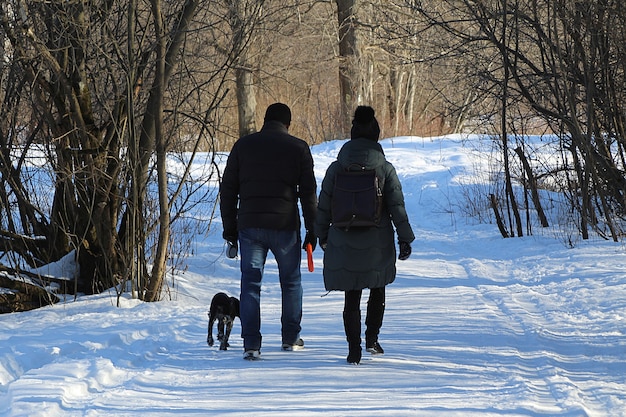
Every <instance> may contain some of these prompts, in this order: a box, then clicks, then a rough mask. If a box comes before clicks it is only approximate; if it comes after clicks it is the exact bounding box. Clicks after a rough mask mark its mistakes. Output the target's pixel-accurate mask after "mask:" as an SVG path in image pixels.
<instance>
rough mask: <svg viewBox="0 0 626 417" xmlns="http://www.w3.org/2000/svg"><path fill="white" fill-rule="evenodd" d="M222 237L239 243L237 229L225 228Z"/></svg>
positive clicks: (233, 242)
mask: <svg viewBox="0 0 626 417" xmlns="http://www.w3.org/2000/svg"><path fill="white" fill-rule="evenodd" d="M222 237H223V238H224V240H225V241H227V242H230V243H232V244H237V231H236V230H224V232H223V233H222Z"/></svg>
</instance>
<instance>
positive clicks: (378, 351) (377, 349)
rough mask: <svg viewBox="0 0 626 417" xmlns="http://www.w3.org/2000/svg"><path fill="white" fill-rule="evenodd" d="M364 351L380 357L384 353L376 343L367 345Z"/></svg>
mask: <svg viewBox="0 0 626 417" xmlns="http://www.w3.org/2000/svg"><path fill="white" fill-rule="evenodd" d="M365 350H367V351H368V352H369V353H371V354H372V355H382V354H384V353H385V351H384V350H383V348H382V346H380V344H379V343H378V342H374V343H372V344H368V345H367V346H366V347H365Z"/></svg>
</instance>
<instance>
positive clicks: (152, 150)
mask: <svg viewBox="0 0 626 417" xmlns="http://www.w3.org/2000/svg"><path fill="white" fill-rule="evenodd" d="M625 26H626V4H624V3H623V2H621V1H619V0H614V1H600V0H598V1H578V0H479V1H468V0H423V1H420V0H394V1H381V0H327V1H299V0H281V1H278V0H265V1H263V0H215V1H199V0H168V1H163V0H125V1H120V0H91V1H89V0H5V1H3V2H2V3H0V56H1V57H2V60H1V61H0V174H1V179H0V182H1V185H2V186H1V187H0V252H4V253H6V254H8V253H10V254H14V256H12V257H5V258H3V259H16V261H15V262H9V263H12V264H10V265H0V270H5V271H6V272H7V273H8V274H9V275H11V276H13V277H15V276H20V271H21V270H22V269H24V267H25V266H30V267H32V266H37V265H42V264H46V263H49V262H53V261H56V260H58V259H60V258H62V257H63V256H65V255H67V254H68V253H75V256H76V259H77V263H78V265H79V271H78V273H77V276H76V279H75V280H74V281H73V282H71V283H65V287H64V291H65V292H66V293H72V292H84V293H93V292H98V291H101V290H102V289H105V288H111V287H116V288H118V289H119V291H120V293H121V292H122V291H127V290H128V291H132V292H133V294H134V295H135V296H136V297H138V298H141V299H143V300H146V301H156V300H159V299H160V298H161V297H162V296H163V291H162V289H163V287H164V279H165V277H166V273H167V271H168V269H170V268H176V267H178V266H179V264H178V262H179V261H180V260H179V254H183V253H185V251H186V245H189V242H187V241H186V240H185V239H184V238H181V237H180V236H178V235H177V234H176V230H180V229H186V230H190V229H193V230H198V232H199V233H205V232H206V227H207V221H206V219H200V221H199V222H196V223H194V222H193V221H191V220H189V219H188V218H187V217H186V216H185V215H184V214H185V213H186V212H188V211H189V210H191V209H192V207H193V202H194V201H199V200H200V199H213V200H216V198H217V197H216V195H213V194H207V195H204V194H202V193H206V192H207V191H206V190H207V189H208V188H207V187H204V186H203V185H204V184H206V183H207V182H208V181H215V180H219V175H220V173H219V171H218V170H217V169H208V170H207V173H206V177H205V178H201V179H198V178H194V179H193V181H191V180H190V177H189V175H188V173H186V174H185V175H183V176H182V177H181V178H177V181H175V182H176V183H178V184H180V185H179V186H178V187H176V188H172V186H171V184H172V181H171V180H172V179H171V178H168V175H169V174H168V170H167V164H166V155H173V154H177V153H180V152H187V155H189V154H191V155H192V158H193V155H196V153H198V152H202V153H208V154H209V155H214V154H215V153H216V152H219V151H227V150H228V149H229V148H230V146H231V145H232V143H233V142H234V141H235V140H236V139H237V138H238V137H239V136H240V135H242V134H245V133H248V132H252V131H255V130H258V129H259V128H260V127H261V126H260V124H261V122H262V115H263V112H264V110H265V107H266V106H267V105H268V104H270V103H272V102H275V101H281V102H284V103H287V104H288V105H289V106H290V107H291V108H292V111H293V123H292V127H291V132H292V133H293V134H295V135H296V136H299V137H301V138H303V139H305V140H306V141H308V142H309V143H310V144H316V143H320V142H323V141H326V140H332V139H342V138H346V137H347V136H348V132H349V123H350V116H351V113H352V111H353V109H354V107H355V106H356V105H357V104H368V105H371V106H373V107H374V108H375V109H376V110H377V118H378V119H379V121H380V122H381V127H382V130H383V136H385V137H391V136H396V135H420V136H434V135H440V134H446V133H455V132H471V131H474V132H479V133H488V134H490V135H491V136H492V137H493V141H494V146H495V147H497V149H499V152H500V154H501V157H500V158H499V161H500V162H499V164H498V167H497V169H498V170H501V172H502V176H501V177H499V178H501V182H502V183H501V184H497V187H495V189H497V190H499V191H497V192H494V193H491V195H485V196H484V198H485V201H488V202H489V203H488V204H490V206H491V207H492V209H493V213H494V215H495V217H496V218H497V219H499V222H498V225H499V228H500V232H501V233H502V235H503V236H504V237H513V236H523V235H524V234H525V233H527V230H528V228H525V227H524V222H525V220H524V219H523V215H522V214H521V213H523V212H524V211H528V210H533V211H535V212H536V213H537V216H538V218H539V220H540V223H541V225H542V226H544V227H547V226H548V220H547V219H546V217H545V215H544V214H543V209H542V201H541V196H540V190H541V189H542V188H545V183H544V182H542V179H544V178H546V177H551V178H552V179H553V180H552V181H550V182H549V183H550V184H551V185H550V186H551V187H552V188H554V189H553V190H552V191H558V192H562V193H565V195H567V196H568V198H569V201H570V202H571V209H572V212H574V213H575V215H574V216H572V222H574V223H575V226H576V228H577V230H578V231H579V233H580V235H581V236H582V238H584V239H585V238H588V236H589V233H595V234H598V235H600V236H603V237H605V238H607V239H611V240H615V241H617V240H620V239H621V238H622V235H623V231H622V227H621V223H622V220H623V217H624V212H625V210H626V200H625V195H624V194H625V192H626V183H625V176H624V165H625V161H624V157H625V156H624V144H625V142H624V141H625V130H626V112H625V111H624V102H625V100H624V99H625V95H626V79H625V73H626V39H624V38H625V37H626V27H625ZM542 133H550V134H553V136H552V137H553V138H554V140H553V142H552V143H550V146H553V147H554V152H555V153H560V154H562V155H563V160H564V161H567V163H566V164H564V165H563V166H561V167H556V168H555V167H551V168H550V170H547V169H542V168H541V167H542V164H541V161H533V160H532V155H529V150H527V148H526V147H525V144H524V135H527V134H542ZM34 151H36V155H38V159H37V162H36V163H37V164H39V165H40V166H41V167H42V168H44V170H43V171H44V172H45V173H46V174H45V175H42V174H41V171H42V170H37V173H34V172H32V170H31V169H30V167H32V165H33V161H32V160H30V159H29V158H31V156H32V155H33V152H34ZM181 161H182V159H181ZM209 165H211V164H210V162H209ZM168 180H169V181H168ZM519 189H523V193H524V195H528V196H530V197H529V201H530V203H527V204H526V205H527V206H528V207H523V206H524V203H523V202H520V201H518V200H519V199H520V193H519V192H518V191H516V190H519ZM525 209H528V210H525ZM207 218H210V213H207ZM175 225H178V227H176V226H175ZM45 279H47V280H49V279H52V277H46V278H45ZM4 285H6V284H4ZM12 285H15V284H12ZM0 286H1V285H0ZM16 308H18V307H16ZM21 308H25V307H24V306H22V307H21Z"/></svg>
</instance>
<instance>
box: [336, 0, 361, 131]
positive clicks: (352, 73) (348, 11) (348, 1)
mask: <svg viewBox="0 0 626 417" xmlns="http://www.w3.org/2000/svg"><path fill="white" fill-rule="evenodd" d="M336 2H337V17H338V19H339V92H340V94H341V98H340V101H341V103H340V105H341V117H342V129H343V135H344V136H345V137H347V136H349V133H350V126H351V123H352V112H353V111H354V108H355V106H356V104H358V102H359V97H358V92H359V91H360V88H359V70H358V68H359V67H358V61H359V46H358V43H357V33H356V25H355V21H356V13H357V6H356V0H336Z"/></svg>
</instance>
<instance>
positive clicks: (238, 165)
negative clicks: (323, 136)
mask: <svg viewBox="0 0 626 417" xmlns="http://www.w3.org/2000/svg"><path fill="white" fill-rule="evenodd" d="M316 187H317V185H316V182H315V175H314V173H313V157H312V156H311V150H310V148H309V145H308V144H307V143H306V142H305V141H303V140H301V139H298V138H296V137H295V136H291V135H290V134H289V133H288V132H287V127H286V126H285V125H284V124H282V123H281V122H278V121H267V122H265V124H264V125H263V127H262V128H261V131H260V132H257V133H253V134H251V135H247V136H244V137H242V138H240V139H239V140H238V141H237V142H235V144H234V145H233V148H232V150H231V152H230V155H229V156H228V161H227V163H226V168H225V170H224V176H223V177H222V184H221V186H220V211H221V214H222V222H223V227H224V237H226V236H236V235H237V230H242V229H246V228H264V229H279V230H300V215H299V210H298V198H299V199H300V204H301V206H302V211H303V216H304V225H305V228H306V230H310V231H313V227H314V223H315V212H316V206H317V197H316V192H317V188H316Z"/></svg>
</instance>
